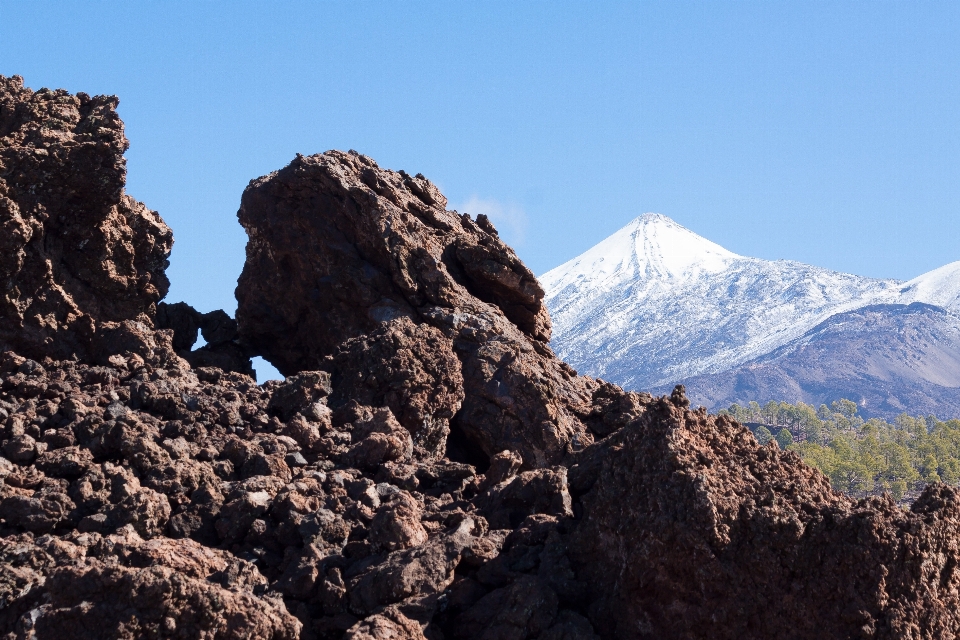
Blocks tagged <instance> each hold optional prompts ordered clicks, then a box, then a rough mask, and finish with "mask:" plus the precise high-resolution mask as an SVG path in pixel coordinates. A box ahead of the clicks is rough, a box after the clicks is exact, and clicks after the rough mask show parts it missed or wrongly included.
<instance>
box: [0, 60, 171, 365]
mask: <svg viewBox="0 0 960 640" xmlns="http://www.w3.org/2000/svg"><path fill="white" fill-rule="evenodd" d="M117 102H118V100H117V98H115V97H112V96H97V97H94V98H91V97H90V96H88V95H86V94H83V93H80V94H77V95H76V96H73V95H70V94H69V93H67V92H66V91H63V90H58V91H50V90H47V89H42V90H40V91H37V92H34V91H31V90H30V89H27V88H25V87H24V86H23V79H22V78H20V77H18V76H14V77H12V78H5V77H0V118H2V122H3V125H2V127H0V132H2V138H0V282H2V283H3V287H2V291H3V294H2V297H0V351H2V350H5V349H15V350H16V351H18V352H19V353H21V354H23V355H27V356H30V357H33V358H36V359H41V358H43V357H44V356H52V357H54V358H67V357H70V356H71V355H72V354H77V355H78V356H79V357H80V358H81V359H84V360H94V359H103V358H104V357H105V355H109V353H119V352H118V351H115V350H109V348H110V346H111V345H110V344H109V341H108V342H107V343H103V342H102V341H100V340H98V339H97V338H98V336H99V335H100V333H101V331H102V330H103V329H106V328H108V327H110V326H112V325H110V323H120V322H123V321H139V320H143V321H144V322H147V323H149V321H150V320H149V319H150V317H152V316H153V314H154V313H155V311H156V307H155V305H156V303H157V302H159V300H160V299H161V298H162V297H163V296H164V294H166V291H167V288H168V286H169V283H168V281H167V278H166V276H165V275H164V270H165V269H166V267H167V256H168V255H169V254H170V248H171V246H172V244H173V236H172V234H171V232H170V229H169V228H168V227H167V226H166V225H165V224H164V223H163V221H162V220H161V219H160V217H159V216H158V215H157V214H156V213H155V212H153V211H150V210H149V209H147V208H146V207H145V206H144V205H143V204H141V203H139V202H137V201H136V200H134V199H133V198H131V197H130V196H128V195H126V194H125V193H124V181H125V178H126V163H125V160H124V158H123V153H124V152H125V151H126V149H127V146H128V144H127V139H126V137H124V135H123V123H122V122H121V121H120V118H119V117H118V116H117V113H116V107H117ZM104 325H106V326H104ZM105 349H106V350H109V353H105V351H104V350H105Z"/></svg>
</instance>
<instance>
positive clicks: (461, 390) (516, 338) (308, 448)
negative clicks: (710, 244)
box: [0, 85, 960, 640]
mask: <svg viewBox="0 0 960 640" xmlns="http://www.w3.org/2000/svg"><path fill="white" fill-rule="evenodd" d="M17 86H19V85H17ZM23 95H24V96H26V97H25V98H24V101H25V102H29V100H30V99H32V98H31V96H32V95H34V94H30V93H24V94H23ZM16 108H19V107H16ZM14 110H15V109H14ZM4 114H6V112H4ZM4 117H6V116H4ZM7 166H8V167H9V166H11V165H7ZM284 172H286V174H285V173H284ZM351 172H353V173H351ZM283 175H286V177H283V178H281V177H278V176H283ZM298 176H299V177H298ZM304 176H306V177H304ZM357 176H360V177H363V178H364V180H363V181H360V182H359V183H357V184H361V185H363V186H357V184H355V183H354V182H352V181H353V180H355V179H357V180H359V178H358V177H357ZM401 179H402V180H401ZM281 180H285V181H286V182H282V181H281ZM408 183H409V184H408ZM345 184H346V185H349V188H347V187H344V186H343V185H345ZM284 185H286V186H284ZM318 185H319V186H318ZM331 185H332V186H331ZM369 185H373V186H369ZM391 185H392V186H391ZM374 187H376V191H374ZM337 189H340V191H338V190H337ZM264 194H266V195H264ZM271 194H272V195H271ZM284 194H286V195H284ZM291 194H299V195H297V196H296V198H300V200H290V198H293V195H291ZM310 194H312V195H310ZM384 194H386V195H384ZM411 194H413V195H411ZM267 196H269V197H267ZM414 196H416V198H417V201H418V202H420V203H421V205H417V204H415V203H412V201H411V200H405V199H404V198H411V197H414ZM257 198H260V199H261V200H260V201H261V202H262V203H266V204H265V205H264V207H265V208H262V209H257V211H259V213H256V215H254V211H255V210H254V209H253V208H251V207H252V204H251V203H252V202H253V201H254V200H256V199H257ZM294 201H295V202H300V203H301V205H302V209H301V210H297V211H300V213H298V214H297V215H292V214H290V210H289V209H287V208H286V207H288V205H289V204H290V202H294ZM311 202H312V203H314V204H317V203H319V204H317V208H316V209H310V208H309V207H308V204H309V203H311ZM271 203H272V204H271ZM398 203H399V204H398ZM442 203H443V201H442V196H439V194H438V193H437V192H436V190H435V189H434V188H433V187H432V186H431V185H430V184H429V183H428V182H426V180H424V179H421V178H409V177H408V176H405V175H404V174H393V173H390V172H384V171H381V170H379V169H377V168H376V166H375V165H373V163H372V161H369V160H368V159H365V158H363V157H362V156H357V155H355V154H339V153H330V154H326V155H325V156H321V157H317V158H313V159H306V158H300V159H298V160H297V161H295V163H294V164H293V165H291V167H288V168H287V169H285V170H284V171H283V172H280V173H278V174H274V175H273V176H271V177H268V178H267V179H264V180H261V181H255V182H254V183H253V186H252V187H251V189H250V190H248V192H247V196H245V200H244V206H245V207H247V208H246V209H245V211H241V216H242V217H244V216H252V217H246V218H245V219H246V222H245V224H247V225H248V229H249V230H250V232H251V237H252V240H251V245H252V247H251V249H250V256H251V260H257V261H259V264H260V266H259V269H261V271H262V272H261V273H255V271H254V269H253V267H252V266H251V264H252V263H248V265H247V267H248V269H247V271H245V276H244V281H242V282H241V286H240V291H239V294H240V297H241V298H242V299H243V300H245V302H244V303H243V305H244V306H245V309H246V310H245V311H244V312H243V313H241V315H240V321H241V335H247V336H248V338H246V339H249V340H250V343H249V344H251V345H257V346H256V348H257V349H262V350H263V352H264V353H268V354H270V355H271V357H274V358H275V359H276V360H277V361H278V362H286V363H287V364H286V365H285V366H286V367H287V370H288V372H290V373H291V375H289V377H288V378H287V379H286V380H284V381H282V382H281V381H270V382H267V383H264V384H263V385H259V386H258V385H257V384H256V382H255V381H254V380H253V379H252V378H251V377H250V376H249V375H246V374H245V373H243V372H242V371H237V370H233V371H225V370H224V369H223V368H219V367H207V366H200V362H201V360H199V359H198V358H200V356H196V355H195V354H196V353H197V352H198V351H201V350H197V351H191V350H190V349H191V347H192V345H193V343H194V341H195V340H196V335H197V331H198V330H201V329H202V330H203V331H204V335H205V338H206V339H207V342H208V345H212V347H217V346H218V345H219V346H222V345H230V344H232V345H233V346H234V347H236V348H237V349H238V350H239V351H238V352H240V353H241V355H242V358H235V359H231V358H232V356H230V355H229V350H228V351H227V352H226V355H225V356H224V352H217V351H216V349H214V348H212V349H211V351H214V352H215V353H219V356H224V358H225V360H224V362H226V363H233V364H237V363H239V364H240V365H242V364H243V358H247V357H248V355H249V353H250V351H248V350H249V349H250V347H249V346H245V343H244V342H243V341H242V340H241V339H240V338H238V337H237V332H236V328H235V327H234V326H233V325H232V323H231V322H230V320H229V318H227V317H226V315H225V314H222V315H221V314H220V313H217V312H214V313H213V314H198V313H197V312H196V311H194V310H192V309H191V308H189V307H187V306H186V305H165V306H163V307H161V309H160V310H159V313H158V314H157V324H158V325H160V326H162V327H165V328H162V329H155V328H153V326H152V325H151V324H150V322H149V320H150V318H149V316H146V320H125V321H124V322H119V323H116V324H115V325H111V324H109V323H103V326H104V327H105V330H104V331H103V332H102V337H99V338H98V340H99V341H100V343H101V344H103V345H106V347H107V348H109V351H105V352H104V353H109V355H105V356H104V359H103V361H100V360H94V361H85V360H83V359H80V360H76V359H73V358H69V359H54V358H53V357H52V356H46V357H43V358H37V359H30V358H28V357H26V356H24V355H23V354H18V353H16V352H15V349H14V350H7V351H5V352H2V353H0V638H2V639H3V640H20V639H23V640H27V639H36V640H47V639H50V640H54V639H59V638H65V637H71V638H72V637H77V638H91V639H94V638H97V639H99V638H124V639H127V638H129V639H133V638H209V639H222V640H232V639H237V640H240V639H246V638H269V639H274V640H281V639H284V640H286V639H293V638H301V639H305V640H307V639H309V640H326V639H339V638H347V639H350V640H361V639H363V640H368V639H369V640H386V639H394V640H440V639H443V638H447V639H450V640H467V639H475V638H479V639H482V640H514V639H515V640H526V639H534V638H539V639H542V640H574V639H593V638H758V639H759V638H771V637H777V638H781V637H782V638H822V637H838V638H856V637H864V638H916V639H919V638H929V637H937V638H941V637H942V638H951V637H957V636H958V635H960V614H958V613H957V612H958V610H960V602H958V598H960V596H958V593H960V572H958V570H957V567H960V557H958V556H960V544H958V541H960V496H958V495H957V492H956V490H955V489H953V488H950V487H946V486H943V485H936V486H931V487H930V488H928V489H927V490H926V491H925V492H924V494H923V495H922V496H921V497H920V498H919V499H918V500H917V502H916V503H915V504H914V505H913V507H912V509H911V510H910V511H903V510H901V509H899V508H898V507H897V506H896V505H895V504H894V503H893V502H892V501H891V500H886V499H871V500H866V501H860V502H855V501H853V500H851V499H849V498H848V497H846V496H844V495H842V494H839V493H837V492H834V491H832V490H831V489H830V486H829V484H828V482H827V480H826V478H825V477H824V476H822V475H821V474H820V473H819V472H816V471H814V470H812V469H810V468H808V467H806V466H804V465H803V464H802V462H801V461H800V460H799V459H798V458H797V457H796V456H795V455H794V454H792V453H784V452H781V451H779V450H778V449H777V448H776V446H775V444H774V445H769V446H767V447H761V446H759V445H758V444H757V443H756V441H755V440H754V439H753V436H752V435H751V434H750V432H749V431H748V430H747V429H746V428H744V427H742V426H741V425H739V424H737V423H735V422H732V421H730V420H729V419H727V418H716V417H713V416H708V415H707V414H706V413H705V412H702V411H691V410H690V406H689V404H690V403H689V401H688V400H687V398H686V396H685V393H684V390H683V389H682V388H680V387H678V388H677V389H675V390H674V392H673V393H672V394H671V395H670V396H669V397H668V396H664V397H661V398H657V399H655V398H652V397H651V396H649V395H646V394H637V393H625V392H623V391H622V390H621V389H619V388H618V387H616V386H615V385H610V384H607V383H603V382H601V381H594V380H589V379H583V378H576V377H575V376H574V374H573V373H572V372H571V371H570V370H569V368H567V367H565V365H563V364H562V363H560V362H559V361H557V360H556V359H555V358H554V357H553V356H552V355H551V352H550V351H549V349H548V348H547V347H546V346H545V345H544V344H543V339H545V338H546V335H547V327H548V326H549V323H548V321H547V319H546V316H545V315H541V313H540V308H539V307H538V306H537V303H536V299H537V294H536V291H537V288H536V287H535V282H534V284H533V285H530V284H524V282H525V281H524V277H526V276H525V275H524V274H527V273H529V272H527V271H526V270H525V269H524V268H523V267H522V265H520V263H519V261H517V260H516V258H515V256H513V254H512V253H511V252H509V250H508V249H506V248H505V247H503V245H502V244H501V243H500V242H499V240H498V239H496V236H495V234H494V232H493V231H492V227H490V226H489V224H487V223H486V222H483V221H479V222H478V223H477V224H474V223H472V222H470V221H469V220H468V219H466V218H460V217H459V216H455V215H454V214H452V213H448V212H444V211H443V210H442ZM267 204H269V205H270V207H273V208H270V207H267V206H266V205H267ZM281 204H282V205H283V206H280V205H281ZM274 205H276V206H274ZM301 205H298V206H301ZM321 205H322V206H321ZM317 211H319V212H320V213H323V212H324V211H327V212H328V213H329V212H331V211H332V212H336V211H340V212H341V213H342V218H336V216H334V217H329V216H327V217H325V216H326V215H327V214H324V215H320V214H318V213H317ZM414 212H417V213H414ZM330 215H331V216H332V215H333V214H330ZM338 215H340V214H338ZM258 216H263V217H262V218H261V217H258ZM334 218H335V219H336V220H337V223H336V224H334V223H333V222H331V220H333V219H334ZM423 220H427V221H430V222H429V224H428V223H426V222H423ZM258 221H259V222H258ZM264 221H268V222H270V224H265V223H264ZM284 221H286V222H284ZM351 221H352V222H351ZM284 224H290V225H293V226H295V227H296V226H297V225H300V227H299V228H300V230H301V232H300V233H299V234H297V235H296V237H297V238H298V239H299V240H298V241H299V242H301V245H300V246H299V248H297V247H289V249H290V251H289V252H287V253H285V252H284V251H280V250H279V249H278V250H277V251H276V252H275V253H274V254H273V257H272V258H271V257H270V251H271V249H270V246H271V245H270V244H269V242H268V239H269V238H270V237H272V236H271V234H274V233H281V232H282V228H283V225H284ZM270 225H276V228H274V229H273V230H270V228H269V227H270ZM311 225H317V226H315V227H314V226H311ZM338 225H342V226H338ZM404 225H406V226H404ZM444 225H446V226H444ZM311 229H312V231H311ZM318 230H319V231H318ZM311 233H319V234H320V235H319V236H316V237H315V236H311ZM337 234H340V235H337ZM350 234H353V235H350ZM292 238H293V236H291V239H292ZM331 238H332V239H331ZM336 238H340V240H336ZM335 240H336V241H335ZM478 247H480V248H478ZM361 248H362V252H361ZM74 250H75V251H82V250H83V249H82V248H81V247H79V246H77V247H75V248H74ZM301 251H302V252H303V253H300V252H301ZM478 255H479V256H481V257H479V258H478V257H477V256H478ZM363 256H367V257H363ZM390 256H397V257H398V258H397V261H395V262H391V261H390V260H391V258H390ZM64 259H65V260H67V261H69V260H72V259H73V258H70V257H69V256H67V257H65V258H64ZM273 260H276V261H277V262H272V261H273ZM284 265H286V266H284ZM508 272H509V273H508ZM471 274H472V275H471ZM484 274H486V275H484ZM491 274H492V275H491ZM510 274H514V276H516V277H513V276H511V275H510ZM518 274H519V275H518ZM530 277H531V278H532V276H530ZM485 278H486V280H485ZM288 281H289V282H291V283H292V284H291V287H293V288H292V289H291V290H289V291H288V295H286V296H281V297H280V298H277V297H275V296H274V293H275V292H274V291H272V290H271V289H270V286H267V285H268V283H269V282H273V284H274V285H276V286H280V285H281V284H283V283H284V282H288ZM308 281H309V282H312V283H313V284H311V285H310V286H314V287H315V289H313V290H310V289H305V288H304V287H306V286H307V284H305V283H306V282H308ZM491 282H494V283H500V284H501V285H502V286H500V288H498V287H497V286H494V284H490V283H491ZM336 283H339V284H336ZM478 283H480V284H478ZM484 283H486V284H484ZM503 283H506V284H503ZM334 285H336V286H334ZM498 286H499V285H498ZM298 287H299V288H298ZM337 287H341V289H337ZM364 287H367V288H366V289H365V288H364ZM511 287H512V288H511ZM309 291H316V292H318V293H316V295H314V296H313V297H309V295H307V294H308V293H309ZM337 291H340V292H341V294H342V295H341V297H340V298H333V299H331V298H330V297H329V296H331V295H334V294H336V292H337ZM350 291H352V292H354V293H356V292H359V293H360V294H362V295H361V297H359V298H356V297H351V296H350V295H348V292H350ZM510 291H514V292H516V291H527V292H533V293H532V294H531V296H532V299H533V300H534V302H530V299H531V298H529V297H528V298H523V300H526V302H523V300H521V296H520V295H519V294H516V293H510ZM321 294H322V295H321ZM441 294H442V295H441ZM100 295H106V294H100ZM304 296H307V297H306V298H305V297H304ZM304 300H306V301H307V302H304ZM331 300H333V301H331ZM384 300H387V301H388V302H383V301H384ZM518 300H520V302H518ZM111 304H113V303H110V302H109V301H104V302H103V303H102V304H100V306H99V308H110V305H111ZM364 305H366V306H364ZM391 305H392V308H394V309H402V310H403V311H404V312H403V313H400V314H386V315H382V314H381V312H380V311H377V309H380V310H382V309H383V308H384V307H385V306H386V307H391ZM403 305H406V306H405V307H404V306H403ZM517 305H519V306H517ZM257 309H259V310H260V311H258V312H257V313H261V312H264V313H265V311H264V310H269V309H274V310H275V311H276V314H277V315H276V318H277V319H278V320H277V322H281V321H282V322H286V323H288V324H282V323H281V324H279V325H278V327H279V328H280V329H278V331H279V333H277V335H274V336H273V337H271V336H270V335H267V333H266V331H267V328H268V327H267V326H266V325H265V324H259V325H258V324H257V322H260V321H262V320H263V317H264V316H262V315H261V316H257V315H256V314H255V313H254V311H256V310H257ZM524 310H525V311H524ZM284 314H290V315H288V316H287V315H284ZM297 314H299V316H300V317H302V318H305V319H304V320H299V321H297V320H295V317H297ZM257 318H259V320H258V319H257ZM284 318H287V319H286V320H284ZM311 318H312V319H311ZM4 322H6V320H4ZM245 322H250V323H251V324H250V325H249V326H250V327H259V329H258V330H257V331H252V330H251V333H249V334H243V331H242V329H243V323H245ZM311 323H312V324H311ZM57 326H58V327H59V326H60V325H57ZM99 327H100V325H97V328H98V333H99ZM3 331H6V332H7V333H6V334H5V335H9V336H11V337H10V340H9V343H10V344H12V345H18V347H17V348H20V346H22V345H27V346H23V348H24V349H26V348H27V347H28V346H29V345H31V344H35V343H32V342H30V339H31V338H30V337H31V336H34V335H36V334H35V332H34V329H33V328H31V326H26V327H24V326H21V325H19V324H15V323H14V324H10V323H7V324H4V325H3ZM58 331H59V329H58ZM50 337H53V338H57V339H58V340H62V343H61V342H56V343H50V344H47V345H46V349H47V352H52V353H55V352H57V348H58V345H60V344H67V345H70V348H73V345H75V344H81V342H77V341H76V339H75V336H73V335H72V334H69V332H66V333H57V332H54V333H52V334H50ZM269 349H274V350H273V351H269ZM73 353H74V352H72V351H71V353H70V355H71V356H72V355H73ZM235 353H236V352H235ZM178 354H179V355H178ZM181 356H182V357H181ZM219 356H218V357H219ZM202 357H207V356H202ZM210 357H213V356H210ZM298 358H302V359H303V361H302V362H299V361H298V360H297V359H298ZM308 367H312V369H311V368H308ZM241 369H242V367H241ZM494 400H496V402H495V401H494ZM478 452H479V453H478ZM471 456H473V457H474V458H480V459H479V460H478V462H480V463H481V464H482V468H478V467H477V466H476V465H474V464H471V463H469V461H468V459H470V458H471ZM526 456H531V457H526Z"/></svg>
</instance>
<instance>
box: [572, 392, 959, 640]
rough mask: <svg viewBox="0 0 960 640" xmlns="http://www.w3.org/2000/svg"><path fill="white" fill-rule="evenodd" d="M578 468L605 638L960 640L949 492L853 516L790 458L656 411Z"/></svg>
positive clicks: (596, 616)
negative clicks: (591, 463) (586, 474)
mask: <svg viewBox="0 0 960 640" xmlns="http://www.w3.org/2000/svg"><path fill="white" fill-rule="evenodd" d="M681 395H682V394H681ZM676 399H677V397H676V394H675V397H674V401H675V400H676ZM584 456H585V457H590V456H597V457H598V458H599V460H600V464H599V469H598V472H597V473H596V474H595V478H594V483H593V486H592V488H591V489H590V490H589V492H588V493H587V494H586V495H584V496H583V498H582V504H583V509H584V519H583V521H582V522H581V523H580V525H579V526H578V527H577V529H576V531H575V532H574V533H573V534H572V535H571V536H570V539H569V548H570V550H571V556H572V559H573V561H574V562H573V567H574V568H575V570H576V571H577V575H578V576H579V579H581V580H585V581H586V582H587V583H589V584H591V585H594V589H596V590H595V591H593V601H592V602H591V603H590V605H589V607H588V611H589V614H590V615H589V617H590V619H591V621H592V622H593V624H594V626H595V628H596V629H597V631H598V632H599V633H600V634H601V636H603V637H650V638H770V637H784V638H817V637H821V638H822V637H831V638H841V637H843V638H847V637H877V638H903V637H935V636H939V635H942V634H945V633H946V634H952V633H955V631H954V629H958V628H960V619H958V618H957V617H956V611H957V607H958V605H960V598H958V593H960V574H958V573H957V572H956V571H955V570H954V567H956V566H958V562H960V546H958V545H957V541H958V540H960V496H958V493H957V491H956V489H952V488H948V487H945V486H943V485H937V486H931V487H928V489H927V490H926V491H925V493H924V494H923V496H921V498H920V499H919V500H918V501H917V502H916V503H915V504H914V505H913V508H912V509H911V510H910V511H904V510H902V509H901V508H899V507H898V506H897V505H896V504H895V503H894V502H893V500H892V499H890V498H871V499H869V500H861V501H859V502H856V501H854V500H852V499H850V498H848V497H846V496H844V495H842V494H839V493H837V492H834V491H832V490H831V488H830V485H829V482H828V481H827V479H826V477H824V476H823V475H822V474H821V473H820V472H818V471H816V470H814V469H811V468H809V467H807V466H806V465H804V464H803V463H802V462H801V461H800V458H799V457H798V456H797V455H796V454H794V453H792V452H783V451H779V450H778V449H777V447H776V444H775V443H774V444H772V445H768V446H765V447H762V446H760V445H758V444H757V442H756V440H755V439H754V438H753V436H752V435H751V434H750V433H749V431H748V430H747V429H746V428H745V427H742V426H740V425H739V424H737V423H735V422H733V421H731V420H729V419H727V418H722V417H721V418H716V417H713V416H707V415H706V413H705V412H693V411H690V410H689V409H688V408H686V407H685V406H684V405H683V404H682V403H676V402H671V401H667V400H666V399H665V398H664V399H662V400H661V401H660V402H659V403H657V404H656V405H655V407H654V408H652V409H651V410H649V411H648V412H647V413H646V414H645V415H644V417H642V418H641V419H640V420H638V421H637V422H635V423H634V424H631V425H629V426H628V427H626V428H624V429H623V430H622V431H620V432H618V433H616V434H615V435H614V436H612V437H611V438H610V439H609V440H607V441H605V442H603V443H601V444H598V445H596V450H595V451H588V452H585V454H584ZM614 570H616V575H617V579H616V580H610V575H611V572H613V571H614ZM934 576H935V578H934ZM825 594H832V595H830V596H829V597H825ZM948 629H949V630H950V631H947V630H948Z"/></svg>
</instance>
